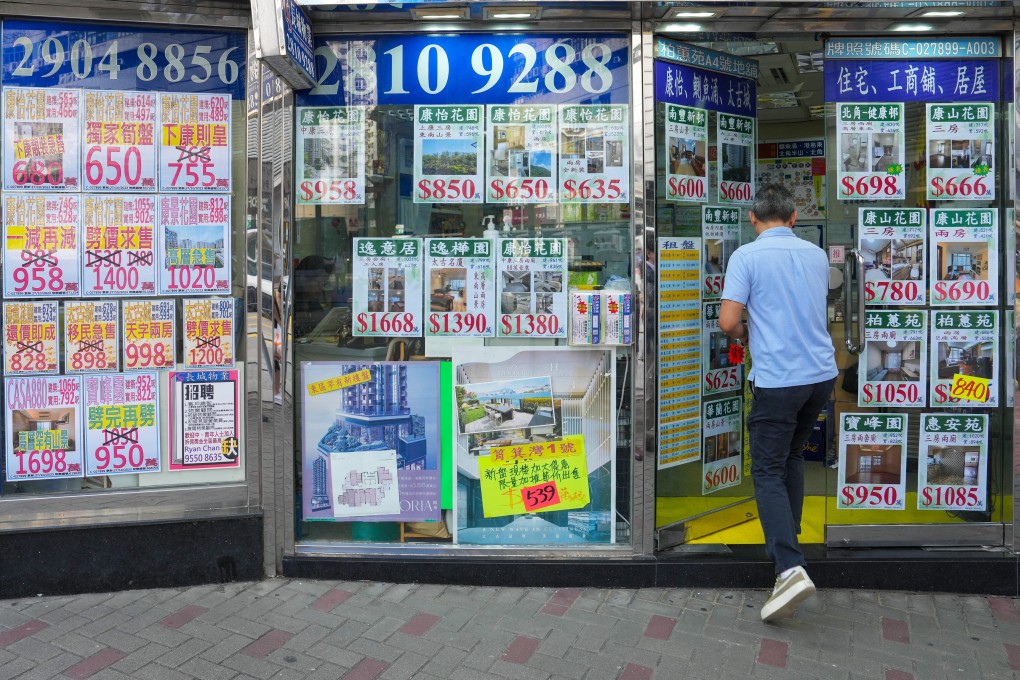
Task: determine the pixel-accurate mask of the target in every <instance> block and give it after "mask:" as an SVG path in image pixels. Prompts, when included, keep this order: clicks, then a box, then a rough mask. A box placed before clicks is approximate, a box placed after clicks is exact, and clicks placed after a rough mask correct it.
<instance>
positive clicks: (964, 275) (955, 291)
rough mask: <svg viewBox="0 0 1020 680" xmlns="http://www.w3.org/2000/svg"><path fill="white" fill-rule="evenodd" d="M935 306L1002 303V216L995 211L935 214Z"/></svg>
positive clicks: (944, 210)
mask: <svg viewBox="0 0 1020 680" xmlns="http://www.w3.org/2000/svg"><path fill="white" fill-rule="evenodd" d="M930 231H931V252H930V254H929V257H928V263H929V266H930V267H931V273H930V274H929V280H930V282H931V304H932V306H956V305H988V306H994V305H995V304H997V303H998V301H999V285H1000V282H999V257H998V255H999V212H998V210H996V209H995V208H971V209H966V208H962V209H961V208H955V209H954V208H935V209H934V210H932V211H931V229H930Z"/></svg>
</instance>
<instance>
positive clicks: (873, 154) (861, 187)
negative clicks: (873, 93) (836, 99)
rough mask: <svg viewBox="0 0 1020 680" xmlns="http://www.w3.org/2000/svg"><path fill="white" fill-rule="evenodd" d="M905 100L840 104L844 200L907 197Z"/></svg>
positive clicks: (840, 177) (838, 152) (839, 158)
mask: <svg viewBox="0 0 1020 680" xmlns="http://www.w3.org/2000/svg"><path fill="white" fill-rule="evenodd" d="M903 121H904V117H903V104H902V103H889V102H885V103H879V102H876V103H873V104H864V103H861V104H837V105H836V164H837V167H836V184H837V189H836V195H837V196H838V197H839V199H840V200H844V201H845V200H852V199H853V200H856V199H869V200H881V201H891V200H903V198H904V197H905V196H906V178H905V177H904V173H903V147H904V144H905V143H906V142H905V137H904V127H903V125H904V123H903Z"/></svg>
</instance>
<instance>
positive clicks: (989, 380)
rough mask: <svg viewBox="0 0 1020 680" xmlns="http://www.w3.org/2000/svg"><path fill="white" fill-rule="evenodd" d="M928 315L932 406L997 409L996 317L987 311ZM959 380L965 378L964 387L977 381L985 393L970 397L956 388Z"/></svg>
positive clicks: (973, 310)
mask: <svg viewBox="0 0 1020 680" xmlns="http://www.w3.org/2000/svg"><path fill="white" fill-rule="evenodd" d="M931 315H932V318H931V405H932V406H933V407H934V406H952V407H955V408H988V407H994V406H998V405H999V356H1000V354H999V313H998V312H997V311H994V310H990V309H987V310H986V309H981V310H977V309H972V310H967V311H962V312H943V311H940V310H932V313H931ZM1010 332H1012V329H1010ZM958 376H965V377H966V380H964V383H967V382H974V381H975V379H977V380H976V381H977V382H979V383H981V384H982V385H984V387H986V388H987V389H985V390H977V391H974V392H975V393H972V391H969V390H966V389H964V388H963V387H961V386H960V385H959V382H960V378H959V377H958ZM954 382H956V383H957V389H956V390H955V393H954V390H953V384H954ZM957 395H959V396H957Z"/></svg>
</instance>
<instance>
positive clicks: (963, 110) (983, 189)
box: [925, 103, 995, 201]
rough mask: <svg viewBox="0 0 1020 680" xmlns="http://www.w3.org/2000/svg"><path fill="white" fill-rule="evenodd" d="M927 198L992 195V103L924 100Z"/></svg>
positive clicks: (985, 198) (989, 197) (975, 198)
mask: <svg viewBox="0 0 1020 680" xmlns="http://www.w3.org/2000/svg"><path fill="white" fill-rule="evenodd" d="M925 128H926V133H927V134H926V139H927V144H928V154H927V155H928V189H927V198H928V200H929V201H947V200H948V201H991V200H994V199H995V168H994V162H993V161H994V159H995V104H992V103H958V104H925Z"/></svg>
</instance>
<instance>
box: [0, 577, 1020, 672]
mask: <svg viewBox="0 0 1020 680" xmlns="http://www.w3.org/2000/svg"><path fill="white" fill-rule="evenodd" d="M766 595H767V594H766V593H765V592H763V591H713V590H682V589H655V590H580V589H560V590H556V589H541V588H476V587H459V586H439V585H409V584H392V583H348V582H325V581H319V582H309V581H294V580H287V579H275V580H270V581H262V582H259V583H231V584H227V585H210V586H201V587H195V588H185V589H168V590H133V591H126V592H120V593H107V594H92V595H80V596H74V597H36V598H30V599H22V600H10V601H0V680H7V679H8V678H18V679H19V680H30V679H40V680H42V679H44V678H63V677H67V678H73V679H76V680H84V679H85V678H96V679H99V678H110V679H113V678H117V679H126V678H130V679H131V680H177V679H183V678H200V679H201V680H246V679H248V678H260V679H262V680H267V679H269V678H274V679H279V680H291V679H298V678H322V679H324V680H327V679H328V680H337V679H338V678H344V679H347V680H372V679H373V678H421V679H422V680H433V679H437V680H438V679H442V680H446V679H465V680H469V679H474V678H525V679H530V678H535V679H542V678H576V679H583V680H602V679H613V680H616V679H626V680H642V679H648V678H671V679H672V678H677V679H679V678H690V679H700V680H718V679H720V678H725V679H730V678H732V679H734V680H737V679H740V680H746V679H747V678H775V679H779V678H784V679H785V678H794V679H796V678H819V679H824V680H828V679H830V678H844V679H848V678H873V679H880V680H911V679H914V680H940V679H942V678H960V679H963V678H968V679H969V678H982V679H989V678H1020V601H1018V600H1014V599H1009V598H999V597H979V596H957V595H942V594H934V595H933V594H917V593H901V592H860V591H840V590H830V591H822V592H820V593H819V594H818V595H817V596H816V597H815V598H813V599H812V600H811V601H809V603H807V604H806V605H804V606H803V607H802V608H801V610H800V611H799V612H798V613H797V615H796V617H794V618H792V619H788V620H786V621H783V622H781V623H780V624H778V625H764V624H762V623H761V621H760V620H759V619H758V610H759V608H760V607H761V604H762V602H763V601H764V599H765V597H766Z"/></svg>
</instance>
